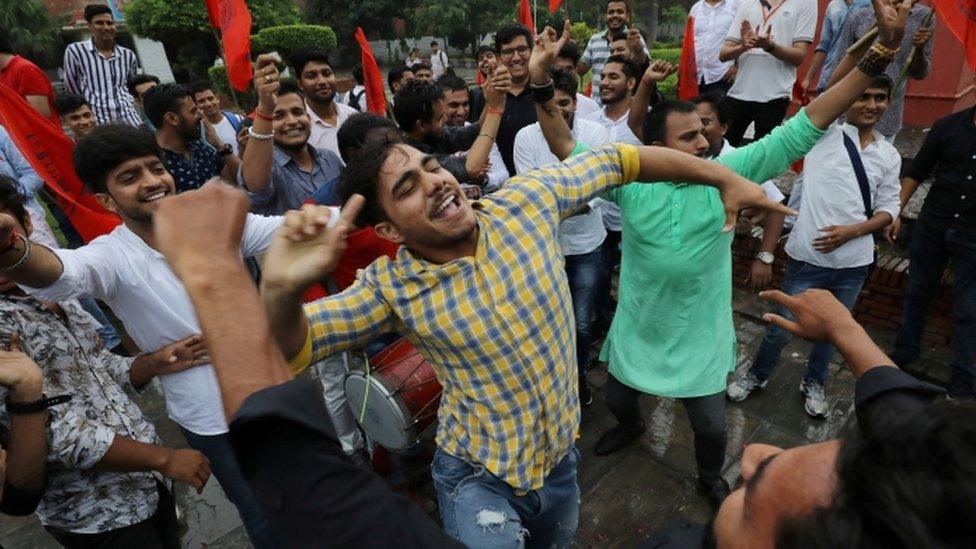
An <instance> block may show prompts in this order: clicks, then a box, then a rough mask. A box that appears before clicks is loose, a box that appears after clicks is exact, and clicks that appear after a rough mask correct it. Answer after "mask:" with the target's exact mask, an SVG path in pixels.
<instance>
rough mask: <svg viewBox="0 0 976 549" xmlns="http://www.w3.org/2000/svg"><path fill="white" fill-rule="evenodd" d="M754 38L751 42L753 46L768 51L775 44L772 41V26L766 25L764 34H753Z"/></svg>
mask: <svg viewBox="0 0 976 549" xmlns="http://www.w3.org/2000/svg"><path fill="white" fill-rule="evenodd" d="M754 36H755V40H754V41H753V44H754V46H755V47H757V48H760V49H763V50H766V51H769V50H771V49H773V47H774V46H776V42H774V41H773V28H772V27H766V34H755V35H754Z"/></svg>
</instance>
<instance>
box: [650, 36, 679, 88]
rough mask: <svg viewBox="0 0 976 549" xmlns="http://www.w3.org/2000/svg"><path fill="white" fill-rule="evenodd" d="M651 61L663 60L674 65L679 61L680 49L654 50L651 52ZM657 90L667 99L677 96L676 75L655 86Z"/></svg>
mask: <svg viewBox="0 0 976 549" xmlns="http://www.w3.org/2000/svg"><path fill="white" fill-rule="evenodd" d="M651 59H664V60H665V61H668V62H669V63H674V64H675V65H677V64H678V62H679V61H680V60H681V48H656V49H653V50H651ZM657 89H658V90H659V91H660V92H661V93H662V94H664V97H667V98H668V99H674V98H675V97H677V96H678V75H677V74H672V75H671V76H669V77H667V78H666V79H664V81H663V82H661V83H660V84H658V85H657Z"/></svg>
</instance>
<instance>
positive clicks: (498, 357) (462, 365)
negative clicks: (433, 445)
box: [292, 145, 639, 493]
mask: <svg viewBox="0 0 976 549" xmlns="http://www.w3.org/2000/svg"><path fill="white" fill-rule="evenodd" d="M638 167H639V160H638V154H637V149H636V148H634V147H632V146H629V145H618V146H611V147H603V148H599V149H594V150H593V151H590V152H587V153H585V154H580V155H577V156H574V157H573V158H571V159H570V160H567V161H566V162H565V163H563V164H556V165H553V166H549V167H547V168H543V169H540V170H536V171H532V172H528V173H526V174H525V175H523V176H519V177H515V178H512V179H510V180H509V181H508V182H507V183H506V184H505V187H504V188H503V189H502V190H500V191H498V192H496V193H494V194H492V195H489V196H487V197H485V198H483V199H481V200H479V201H476V202H474V203H473V207H474V209H475V214H476V217H477V221H478V228H479V237H478V247H477V252H476V254H475V256H474V257H464V258H461V259H456V260H454V261H451V262H448V263H445V264H441V265H438V264H434V263H429V262H427V261H424V260H423V259H420V258H418V257H416V256H414V255H413V253H411V252H410V251H409V250H407V249H406V247H401V248H400V250H399V252H398V254H397V257H396V260H394V261H391V260H390V259H389V258H387V257H381V258H380V259H378V260H376V261H374V262H373V263H372V264H371V265H370V266H369V267H367V268H366V269H365V270H364V271H363V272H362V273H361V274H360V276H359V278H358V280H357V281H356V283H355V284H353V285H352V286H350V287H349V288H348V289H346V291H344V292H342V293H341V294H338V295H336V296H332V297H327V298H324V299H320V300H318V301H315V302H313V303H309V304H307V305H306V306H305V314H306V315H307V316H308V322H309V327H310V329H309V338H308V340H307V341H306V343H305V346H304V348H303V349H302V351H301V352H300V353H299V355H298V356H296V357H295V358H294V359H292V365H293V368H296V369H301V368H304V367H306V366H307V365H308V364H310V363H311V362H314V361H317V360H319V359H321V358H324V357H326V356H329V355H332V354H334V353H336V352H338V351H341V350H343V349H347V348H350V347H355V346H358V345H361V344H363V343H365V342H367V341H368V340H369V339H371V338H373V337H375V336H376V335H377V334H380V333H383V332H391V331H392V332H398V333H400V334H402V335H403V336H404V337H406V338H407V340H409V341H410V343H412V344H413V345H414V346H415V347H416V348H417V350H418V351H419V352H420V353H421V354H422V355H423V356H424V357H425V358H426V359H427V360H428V361H429V362H430V363H431V365H432V366H433V368H434V370H435V372H436V374H437V379H438V380H439V381H440V383H441V384H442V385H443V386H444V393H443V395H442V396H441V403H440V410H439V412H438V419H439V426H438V431H437V444H438V445H439V446H440V447H441V449H443V450H444V451H445V452H447V453H449V454H451V455H454V456H457V457H460V458H462V459H466V460H468V461H471V462H474V463H479V464H481V465H483V466H484V467H485V468H486V469H487V470H488V471H489V472H491V473H492V474H494V475H495V476H497V477H498V478H500V479H502V480H504V481H505V482H507V483H508V484H509V485H511V486H512V487H513V488H514V489H515V490H516V491H517V492H519V493H524V492H528V491H530V490H536V489H539V488H541V487H542V484H543V481H544V479H545V477H546V475H548V473H549V471H551V470H552V468H553V467H555V465H556V464H557V463H558V462H559V461H560V460H561V459H562V458H563V457H564V456H565V455H566V453H567V452H568V451H569V449H570V447H571V446H572V444H573V441H574V438H575V436H576V431H577V429H578V427H579V401H578V394H577V372H576V350H575V349H576V346H575V343H574V341H575V332H574V330H575V322H574V321H573V308H572V301H571V299H570V295H569V286H568V284H567V283H566V274H565V270H564V268H563V254H562V251H561V249H560V246H559V238H558V237H557V227H558V225H559V221H560V217H561V215H566V214H568V213H569V212H572V211H573V210H576V209H577V208H579V207H581V206H582V205H583V204H586V203H587V202H588V201H589V200H590V199H592V198H593V197H595V196H597V195H600V194H601V193H603V192H604V191H606V190H607V189H608V188H610V187H614V186H618V185H621V184H624V183H627V182H630V181H633V180H634V178H636V177H637V172H638Z"/></svg>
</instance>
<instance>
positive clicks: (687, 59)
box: [678, 15, 698, 101]
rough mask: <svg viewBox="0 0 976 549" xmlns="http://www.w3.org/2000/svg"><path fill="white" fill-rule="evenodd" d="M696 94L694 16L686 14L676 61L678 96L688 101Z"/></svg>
mask: <svg viewBox="0 0 976 549" xmlns="http://www.w3.org/2000/svg"><path fill="white" fill-rule="evenodd" d="M696 95H698V65H696V64H695V18H694V17H691V16H690V15H689V16H688V21H687V22H686V23H685V38H684V40H683V41H682V42H681V60H680V61H679V63H678V98H679V99H681V100H683V101H688V100H689V99H691V98H692V97H695V96H696Z"/></svg>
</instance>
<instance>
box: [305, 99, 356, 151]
mask: <svg viewBox="0 0 976 549" xmlns="http://www.w3.org/2000/svg"><path fill="white" fill-rule="evenodd" d="M332 104H333V105H335V107H336V123H335V126H333V125H332V124H329V123H328V122H326V121H325V120H322V118H321V117H319V115H317V114H315V111H313V110H312V107H311V106H310V105H309V104H308V102H307V101H306V102H305V110H306V111H307V112H308V118H309V120H311V122H312V133H311V135H309V136H308V144H309V145H311V146H313V147H315V148H316V149H326V150H329V151H332V152H334V153H336V156H338V157H339V158H340V159H341V158H342V154H340V153H339V138H338V136H339V127H340V126H342V123H343V122H345V121H346V119H347V118H349V117H350V116H352V115H354V114H356V113H357V112H359V111H357V110H356V109H354V108H352V107H350V106H349V105H343V104H342V103H340V102H338V101H335V100H333V101H332Z"/></svg>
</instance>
